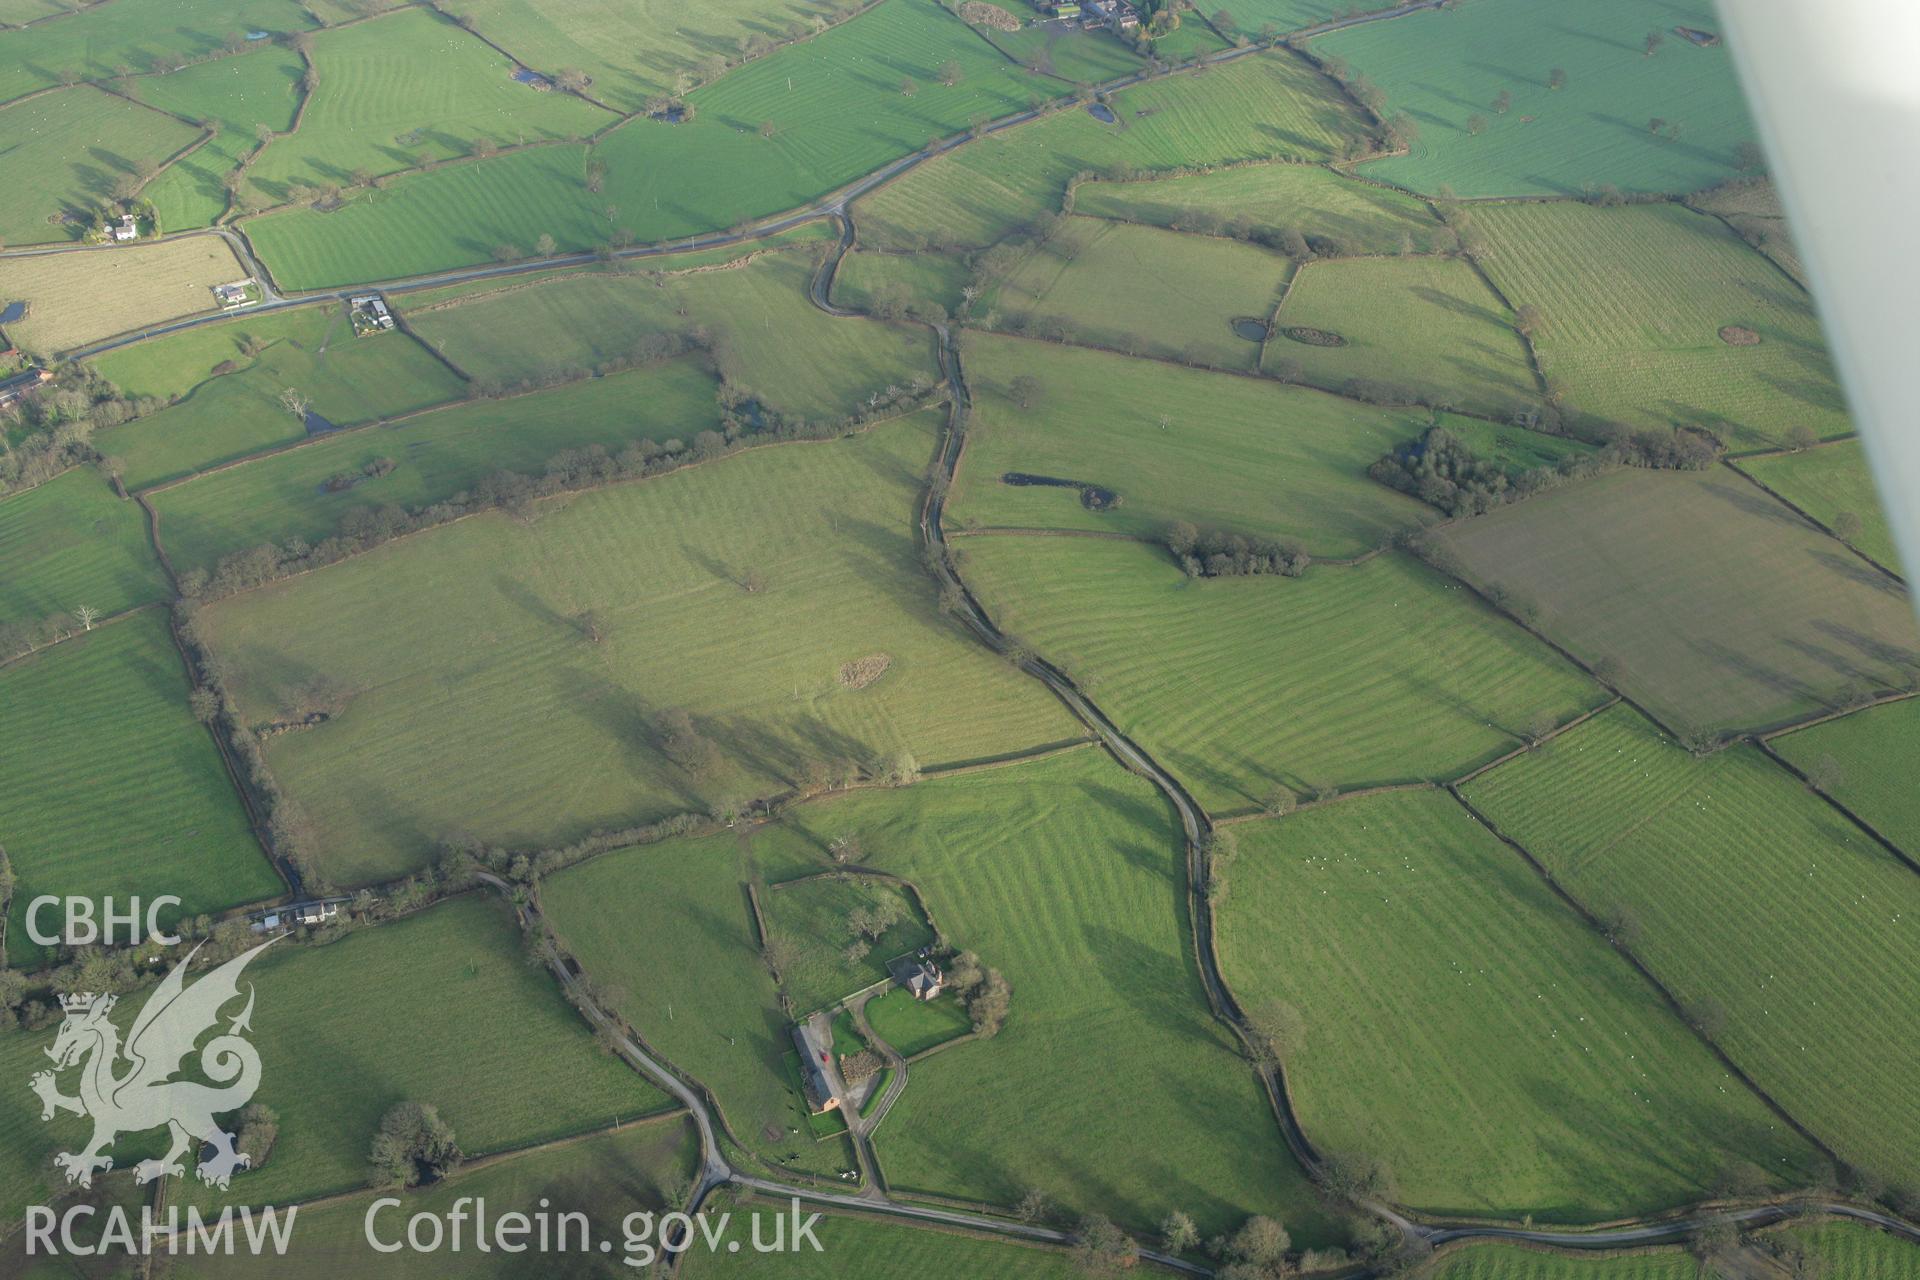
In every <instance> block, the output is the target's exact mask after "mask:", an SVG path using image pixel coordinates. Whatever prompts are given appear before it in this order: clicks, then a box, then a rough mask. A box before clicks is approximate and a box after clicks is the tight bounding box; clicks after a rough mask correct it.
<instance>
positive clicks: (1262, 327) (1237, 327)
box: [1228, 316, 1267, 342]
mask: <svg viewBox="0 0 1920 1280" xmlns="http://www.w3.org/2000/svg"><path fill="white" fill-rule="evenodd" d="M1228 323H1229V324H1231V325H1232V326H1233V332H1234V333H1235V335H1237V336H1238V337H1242V338H1245V339H1246V340H1247V341H1248V342H1265V341H1266V340H1267V322H1266V321H1265V320H1256V319H1254V318H1253V317H1252V316H1235V317H1234V318H1233V319H1232V320H1230V321H1228Z"/></svg>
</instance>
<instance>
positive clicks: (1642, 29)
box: [1313, 0, 1754, 196]
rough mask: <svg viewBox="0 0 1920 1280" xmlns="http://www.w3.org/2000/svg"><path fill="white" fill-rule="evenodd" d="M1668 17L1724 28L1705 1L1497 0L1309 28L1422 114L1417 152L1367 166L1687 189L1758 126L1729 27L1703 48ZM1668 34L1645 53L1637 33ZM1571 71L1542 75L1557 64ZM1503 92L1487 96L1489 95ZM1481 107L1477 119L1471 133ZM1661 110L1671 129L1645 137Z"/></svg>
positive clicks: (1495, 184) (1722, 167)
mask: <svg viewBox="0 0 1920 1280" xmlns="http://www.w3.org/2000/svg"><path fill="white" fill-rule="evenodd" d="M1676 25H1681V26H1690V27H1697V28H1703V29H1705V30H1709V31H1719V30H1720V29H1721V28H1720V24H1719V21H1718V20H1717V19H1716V17H1715V15H1714V13H1713V9H1712V6H1711V5H1710V4H1708V3H1707V2H1706V0H1672V2H1669V0H1621V2H1620V3H1617V4H1609V5H1605V6H1598V7H1596V6H1591V5H1585V4H1580V3H1578V0H1549V3H1546V4H1540V3H1536V2H1535V0H1492V2H1491V3H1487V4H1478V3H1476V4H1472V5H1467V6H1464V7H1462V8H1461V9H1459V10H1457V11H1455V10H1452V9H1449V10H1447V11H1445V12H1442V13H1423V14H1415V15H1413V16H1412V17H1409V18H1405V19H1396V20H1394V21H1392V22H1380V23H1373V24H1371V25H1364V26H1358V27H1351V28H1348V29H1347V30H1344V31H1338V32H1335V33H1333V34H1331V35H1328V36H1323V37H1321V38H1320V39H1317V40H1315V41H1314V43H1313V47H1314V50H1315V51H1316V52H1317V53H1319V54H1320V55H1321V56H1322V57H1338V58H1342V59H1345V60H1346V61H1347V62H1348V63H1349V64H1351V66H1352V69H1353V71H1354V72H1355V73H1356V74H1358V75H1363V76H1366V77H1368V78H1369V79H1371V80H1372V81H1373V82H1374V83H1376V84H1377V85H1379V87H1380V88H1381V89H1382V90H1384V91H1385V93H1386V97H1387V111H1388V112H1389V113H1393V112H1397V111H1404V112H1406V113H1407V114H1408V115H1409V116H1410V117H1412V119H1413V121H1414V123H1415V124H1416V125H1417V126H1418V128H1419V137H1418V138H1417V139H1416V140H1415V141H1414V143H1413V148H1412V152H1411V154H1409V155H1406V156H1403V157H1394V158H1390V159H1385V160H1379V161H1375V162H1374V163H1372V164H1368V165H1366V166H1364V171H1365V172H1366V173H1368V174H1370V175H1372V176H1373V177H1376V178H1381V179H1384V180H1385V181H1388V182H1394V183H1398V184H1399V185H1401V186H1405V187H1411V188H1413V189H1414V190H1418V191H1426V192H1433V191H1435V190H1438V189H1439V188H1440V187H1441V186H1443V185H1446V186H1451V187H1452V188H1453V189H1454V190H1455V191H1457V192H1458V193H1460V194H1461V195H1463V196H1480V195H1566V194H1575V193H1578V192H1579V191H1581V190H1582V188H1583V187H1585V186H1586V185H1587V184H1589V183H1611V184H1613V185H1615V186H1617V187H1619V188H1621V189H1622V190H1623V191H1671V192H1686V191H1695V190H1698V189H1699V188H1701V187H1705V186H1710V185H1712V184H1713V183H1715V182H1719V181H1721V180H1722V179H1725V178H1729V177H1732V176H1733V175H1734V172H1735V159H1734V149H1735V148H1736V147H1737V146H1738V145H1739V144H1740V143H1742V142H1748V141H1751V140H1752V139H1753V137H1754V132H1753V125H1752V122H1751V121H1750V120H1749V119H1748V118H1747V112H1746V104H1745V102H1744V100H1743V99H1742V97H1741V93H1740V85H1739V82H1738V81H1737V80H1736V79H1735V78H1734V74H1733V67H1732V65H1731V64H1730V62H1729V60H1728V57H1727V47H1726V44H1725V42H1724V41H1723V42H1721V43H1720V44H1718V45H1716V46H1714V47H1712V48H1700V47H1697V46H1695V45H1693V44H1690V43H1689V42H1687V41H1686V40H1684V39H1682V38H1681V37H1679V36H1678V35H1676V34H1674V32H1673V28H1674V27H1675V26H1676ZM1650 31H1656V32H1659V33H1661V34H1662V35H1663V36H1664V37H1665V42H1664V43H1663V44H1662V45H1661V46H1660V47H1659V49H1658V50H1657V51H1656V52H1655V53H1654V55H1653V56H1652V57H1648V56H1647V55H1646V53H1645V44H1644V40H1645V37H1646V35H1647V33H1648V32H1650ZM1556 67H1557V68H1560V69H1562V70H1564V71H1565V72H1566V86H1565V87H1564V88H1561V89H1551V88H1549V87H1548V82H1549V78H1550V73H1551V72H1552V71H1553V70H1554V69H1555V68H1556ZM1501 92H1506V93H1510V94H1511V95H1512V107H1511V109H1510V110H1508V111H1507V112H1505V113H1504V114H1503V113H1501V112H1499V111H1496V110H1495V109H1494V106H1493V101H1494V98H1495V97H1496V96H1497V95H1498V94H1500V93H1501ZM1476 115H1477V116H1479V117H1480V118H1481V119H1482V120H1483V121H1485V122H1486V126H1485V132H1483V133H1481V134H1479V135H1477V136H1476V135H1474V134H1473V133H1472V131H1471V126H1470V123H1469V122H1470V120H1471V119H1472V117H1474V116H1476ZM1654 117H1661V118H1664V119H1665V120H1667V121H1670V122H1672V123H1673V124H1677V125H1679V126H1680V127H1681V136H1680V137H1677V138H1676V137H1672V136H1669V133H1668V132H1666V131H1663V132H1662V133H1661V134H1659V135H1658V136H1656V135H1655V134H1654V133H1652V132H1650V131H1649V129H1648V127H1647V126H1648V121H1649V120H1650V119H1652V118H1654Z"/></svg>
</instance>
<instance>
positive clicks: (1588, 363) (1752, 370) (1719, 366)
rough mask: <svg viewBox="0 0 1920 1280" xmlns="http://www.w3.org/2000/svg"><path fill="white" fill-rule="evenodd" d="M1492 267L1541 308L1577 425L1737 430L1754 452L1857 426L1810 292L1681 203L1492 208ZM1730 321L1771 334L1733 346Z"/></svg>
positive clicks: (1479, 214) (1514, 296) (1547, 348)
mask: <svg viewBox="0 0 1920 1280" xmlns="http://www.w3.org/2000/svg"><path fill="white" fill-rule="evenodd" d="M1472 216H1473V222H1474V224H1475V226H1477V227H1478V228H1480V229H1481V230H1482V232H1483V233H1484V234H1485V236H1486V239H1487V242H1488V252H1487V254H1486V258H1485V262H1486V268H1487V271H1488V273H1489V274H1490V275H1491V276H1492V277H1493V279H1494V282H1495V283H1497V284H1498V285H1499V286H1500V289H1501V291H1502V292H1503V293H1505V294H1506V295H1507V297H1508V298H1509V299H1510V300H1511V301H1512V302H1513V304H1514V305H1515V306H1516V307H1518V306H1526V305H1529V304H1531V305H1532V306H1535V307H1538V308H1539V309H1540V311H1541V312H1542V315H1543V320H1542V323H1541V325H1540V328H1539V330H1538V332H1537V333H1536V334H1535V336H1534V339H1533V341H1534V347H1535V349H1536V350H1537V351H1538V353H1539V356H1540V364H1541V367H1542V368H1543V370H1544V371H1545V372H1546V374H1547V376H1548V377H1549V378H1553V379H1556V380H1558V381H1559V382H1561V383H1562V384H1563V385H1564V386H1565V389H1566V405H1567V408H1568V410H1569V412H1570V414H1571V415H1572V417H1573V420H1574V422H1575V424H1576V425H1579V424H1583V423H1584V424H1585V425H1587V426H1588V427H1594V426H1598V425H1599V424H1601V423H1605V422H1618V423H1624V424H1625V425H1627V426H1629V427H1632V428H1634V429H1636V430H1637V429H1642V428H1655V429H1665V428H1667V427H1670V426H1673V425H1676V424H1689V425H1695V426H1702V427H1708V428H1712V427H1715V426H1718V425H1719V424H1721V423H1727V424H1730V425H1732V426H1733V428H1734V435H1733V447H1734V448H1735V449H1752V448H1756V447H1762V446H1765V445H1767V444H1769V443H1777V442H1778V441H1780V440H1781V439H1782V438H1783V437H1784V435H1785V434H1786V432H1787V430H1788V429H1789V428H1791V427H1795V426H1801V425H1804V426H1808V427H1811V428H1812V429H1813V430H1814V431H1816V432H1817V433H1819V434H1820V435H1823V436H1832V435H1838V434H1841V433H1843V432H1846V431H1848V430H1850V429H1851V428H1850V425H1849V423H1848V420H1847V413H1846V406H1845V404H1844V403H1843V402H1842V400H1841V396H1840V388H1839V385H1838V384H1837V383H1836V382H1835V381H1834V376H1833V369H1832V366H1831V364H1830V363H1829V362H1828V359H1827V350H1826V344H1825V341H1824V340H1823V339H1822V337H1821V334H1820V324H1819V320H1818V318H1817V317H1816V316H1815V315H1814V313H1813V305H1812V303H1811V301H1810V300H1809V299H1808V298H1807V295H1806V294H1805V293H1804V292H1803V291H1802V290H1801V289H1800V288H1799V287H1798V286H1796V285H1795V284H1794V283H1793V282H1792V281H1791V280H1789V279H1787V278H1786V277H1785V276H1783V275H1781V274H1780V272H1779V271H1778V270H1777V269H1775V267H1774V266H1773V264H1771V263H1769V262H1768V261H1767V260H1766V259H1765V258H1764V257H1762V256H1761V255H1760V254H1758V253H1756V252H1754V251H1753V250H1752V249H1751V248H1749V247H1748V246H1747V245H1746V243H1745V242H1743V241H1742V240H1741V239H1740V238H1739V237H1738V236H1736V235H1734V234H1733V233H1732V232H1731V231H1728V230H1727V229H1726V228H1725V227H1724V226H1722V225H1721V224H1720V223H1719V222H1717V221H1715V220H1714V219H1712V218H1709V217H1707V216H1705V215H1704V214H1698V213H1694V212H1692V211H1691V210H1689V209H1686V208H1683V207H1682V206H1679V205H1667V204H1656V205H1635V206H1630V207H1627V208H1619V209H1598V208H1594V207H1592V206H1590V205H1584V204H1579V203H1555V204H1513V205H1491V206H1486V207H1484V208H1476V209H1475V210H1474V211H1473V215H1472ZM1725 325H1738V326H1741V327H1744V328H1747V329H1751V330H1753V331H1754V332H1755V333H1757V334H1758V335H1759V336H1760V342H1759V344H1758V345H1756V346H1741V347H1736V346H1730V345H1728V344H1727V343H1726V342H1724V341H1722V339H1721V338H1720V329H1721V327H1722V326H1725Z"/></svg>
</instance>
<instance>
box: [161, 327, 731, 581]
mask: <svg viewBox="0 0 1920 1280" xmlns="http://www.w3.org/2000/svg"><path fill="white" fill-rule="evenodd" d="M385 340H386V339H384V338H382V339H378V341H385ZM713 389H714V380H713V376H712V375H711V374H709V373H708V372H707V371H706V370H705V369H704V368H703V367H702V366H701V365H700V363H699V362H698V361H697V360H694V359H690V358H689V359H682V360H677V361H674V362H673V363H671V364H668V365H664V366H662V367H659V368H654V369H644V370H637V371H634V372H631V373H623V374H617V375H615V376H613V377H608V378H592V379H588V380H586V381H582V382H574V383H569V384H567V385H565V386H561V387H556V388H554V389H552V390H549V391H540V392H535V393H533V394H531V395H526V396H516V397H514V398H512V399H508V400H482V401H476V402H473V403H470V404H456V405H453V406H451V407H449V408H445V409H437V410H434V411H432V412H430V413H426V414H421V415H419V416H416V417H412V418H408V419H406V420H405V421H402V422H398V423H394V424H391V425H388V426H381V427H375V428H373V429H372V430H369V431H354V432H348V433H346V434H344V435H327V436H321V437H318V438H316V439H315V440H314V442H313V443H312V444H310V445H307V446H306V447H304V448H300V449H292V450H288V451H287V452H284V453H277V454H274V455H272V456H271V457H267V458H262V459H260V460H258V461H256V462H249V463H246V464H245V465H243V466H238V467H232V468H229V469H227V470H225V471H220V472H216V473H214V474H213V475H208V476H202V477H200V478H199V479H197V480H192V481H189V482H188V483H186V484H183V485H177V486H175V487H173V488H170V489H163V490H161V491H160V492H158V493H156V494H154V495H153V505H154V509H155V510H156V511H158V512H159V513H160V520H161V531H162V537H163V538H164V539H165V541H166V547H167V553H168V556H169V557H170V558H171V560H172V561H173V566H174V568H175V570H177V571H179V572H185V571H187V570H189V569H194V568H199V569H208V570H211V569H212V568H213V567H214V565H215V564H216V563H217V562H218V561H219V559H220V558H221V557H222V556H225V555H231V554H232V553H234V552H237V551H246V550H249V549H251V548H253V547H256V546H259V545H260V544H261V543H264V542H273V543H285V542H287V541H288V540H289V539H292V538H301V539H304V540H305V541H307V542H308V543H316V542H319V541H320V540H321V539H323V538H326V537H328V536H330V535H332V534H334V533H337V532H339V531H340V527H341V522H342V520H343V519H344V518H345V517H346V515H347V513H349V512H351V511H355V510H359V509H361V508H366V507H378V506H383V505H386V504H393V505H397V506H400V507H404V508H407V509H409V510H417V509H419V508H421V507H426V506H430V505H432V504H433V503H435V502H440V501H444V500H446V499H448V498H452V497H454V496H455V495H456V494H459V493H461V492H463V491H468V490H471V489H472V488H473V486H474V485H475V484H477V483H478V482H480V481H481V480H484V479H486V478H487V477H489V476H492V475H495V474H497V473H499V472H501V471H516V472H519V473H520V474H522V475H530V476H539V475H542V474H544V473H545V471H546V464H547V461H548V460H549V459H551V458H553V457H554V456H555V455H556V454H558V453H560V452H561V451H562V450H565V449H583V448H589V447H591V446H594V445H600V446H602V447H604V448H605V449H607V451H608V452H610V453H614V454H618V453H619V452H620V450H621V449H622V448H623V447H625V446H626V445H628V444H631V443H634V442H635V441H638V440H642V439H651V440H669V439H674V438H679V439H683V440H684V439H691V438H692V437H693V436H694V435H695V434H696V433H697V432H700V431H704V430H707V429H709V428H711V427H713V426H714V425H716V423H717V418H716V417H715V408H714V399H713ZM379 459H386V460H387V461H389V462H393V463H396V464H397V465H396V466H395V467H394V469H393V470H392V471H391V472H389V473H388V474H386V475H383V476H377V477H368V478H365V479H361V480H359V481H357V482H354V483H352V484H351V487H350V488H346V489H341V490H338V491H334V490H331V489H329V487H328V481H329V480H330V479H332V478H333V477H336V476H343V477H351V476H353V475H355V474H360V475H363V476H364V475H365V471H364V468H366V467H367V466H369V465H371V464H374V463H375V462H376V461H377V460H379Z"/></svg>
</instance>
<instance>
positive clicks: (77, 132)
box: [0, 32, 200, 244]
mask: <svg viewBox="0 0 1920 1280" xmlns="http://www.w3.org/2000/svg"><path fill="white" fill-rule="evenodd" d="M16 34H18V33H15V32H0V67H4V66H5V65H7V63H6V48H5V41H6V40H7V39H8V38H9V37H11V36H14V35H16ZM5 79H6V77H5V74H4V73H3V72H0V83H4V82H5ZM199 136H200V131H199V130H198V129H195V128H194V127H193V126H192V125H189V124H186V123H184V122H183V121H179V120H175V119H173V118H172V117H170V116H165V115H162V114H160V113H159V112H158V111H151V110H149V109H147V108H146V107H143V106H141V105H140V104H139V103H137V102H129V101H127V100H126V99H125V98H121V97H116V96H115V95H113V94H110V93H108V92H106V91H105V90H104V89H97V88H95V87H94V86H92V85H87V84H82V85H75V86H73V87H72V88H70V89H61V90H59V91H58V92H55V93H48V94H42V95H41V96H39V97H36V98H34V99H32V100H31V101H29V102H15V103H12V104H10V105H7V106H5V107H0V146H4V147H5V148H6V157H7V168H8V170H9V171H10V172H11V173H13V174H16V175H21V174H29V173H30V174H32V175H34V178H33V181H31V182H20V181H10V182H7V183H4V184H0V241H4V242H5V243H7V244H46V243H50V242H57V241H67V240H77V239H79V237H80V234H81V232H82V231H83V230H84V229H85V228H86V227H87V226H88V225H90V224H91V223H92V222H93V221H94V220H95V215H97V214H98V213H99V212H100V211H101V210H102V209H103V208H104V207H105V205H106V202H107V201H109V200H110V199H112V197H113V192H114V189H115V186H116V184H117V183H119V182H120V181H121V180H123V179H134V178H138V177H139V176H141V175H143V174H145V173H149V172H151V171H152V170H153V169H155V168H158V167H159V165H160V164H161V163H162V162H164V161H165V160H166V159H167V158H168V157H169V156H171V155H173V153H174V152H176V151H178V150H180V149H181V148H182V147H185V146H186V145H187V144H189V143H191V142H192V141H193V140H194V139H195V138H197V137H199ZM69 215H71V217H73V218H74V219H76V220H77V221H75V222H72V223H69V222H68V221H66V219H67V218H68V216H69Z"/></svg>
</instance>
